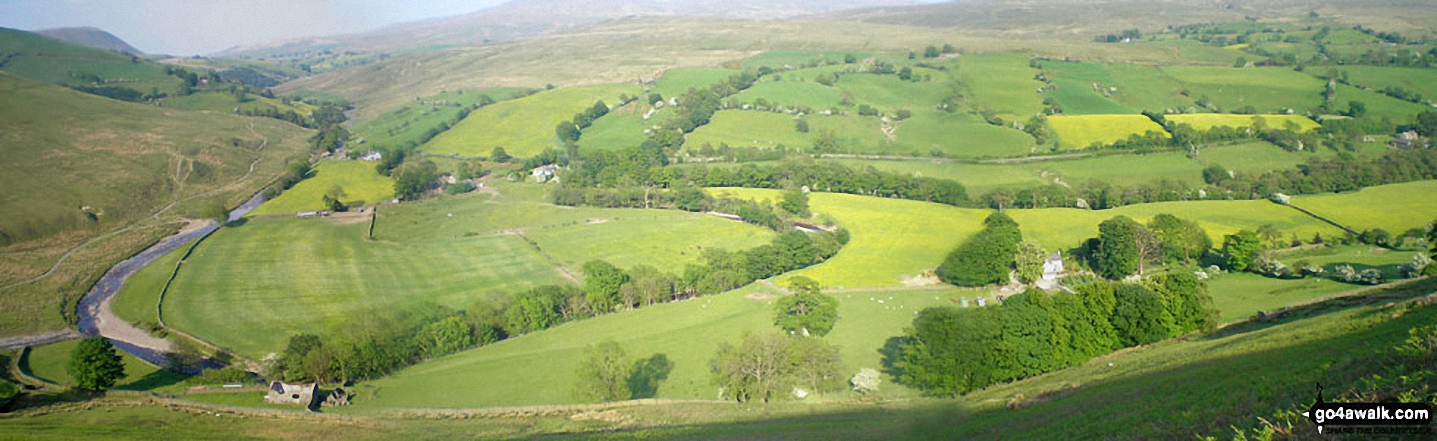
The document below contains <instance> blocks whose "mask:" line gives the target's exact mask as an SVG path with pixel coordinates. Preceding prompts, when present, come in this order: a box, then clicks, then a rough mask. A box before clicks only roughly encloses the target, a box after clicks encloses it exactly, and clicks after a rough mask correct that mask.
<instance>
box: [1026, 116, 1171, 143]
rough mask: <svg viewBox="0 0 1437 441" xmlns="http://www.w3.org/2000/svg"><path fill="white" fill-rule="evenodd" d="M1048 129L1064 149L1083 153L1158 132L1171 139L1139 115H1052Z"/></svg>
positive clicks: (1161, 127) (1155, 125)
mask: <svg viewBox="0 0 1437 441" xmlns="http://www.w3.org/2000/svg"><path fill="white" fill-rule="evenodd" d="M1048 125H1049V126H1052V127H1053V132H1054V133H1057V134H1058V141H1059V142H1061V143H1062V145H1063V147H1064V148H1066V149H1070V150H1071V149H1084V148H1089V147H1092V146H1094V145H1106V144H1112V143H1113V142H1114V141H1118V140H1123V139H1128V137H1129V136H1132V135H1142V134H1145V133H1147V132H1160V133H1162V134H1163V136H1165V137H1171V136H1172V135H1169V134H1168V132H1167V131H1165V130H1163V126H1160V125H1158V123H1155V122H1153V120H1151V119H1148V117H1146V116H1142V115H1054V116H1050V117H1048Z"/></svg>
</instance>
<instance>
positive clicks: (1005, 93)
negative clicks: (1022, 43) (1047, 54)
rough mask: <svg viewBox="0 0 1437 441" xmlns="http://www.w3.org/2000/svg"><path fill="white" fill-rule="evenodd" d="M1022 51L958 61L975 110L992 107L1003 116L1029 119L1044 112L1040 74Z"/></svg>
mask: <svg viewBox="0 0 1437 441" xmlns="http://www.w3.org/2000/svg"><path fill="white" fill-rule="evenodd" d="M1030 59H1031V58H1030V57H1028V56H1025V55H1022V54H974V55H968V56H964V57H963V58H962V61H960V62H959V63H958V73H957V75H958V78H960V79H961V80H962V81H963V83H964V84H965V85H966V86H967V87H968V91H969V93H970V94H971V96H972V100H973V101H972V105H973V107H974V108H975V109H991V110H993V112H995V113H997V114H998V115H1001V116H1003V118H1004V119H1008V120H1016V121H1020V122H1026V121H1027V120H1028V118H1032V117H1033V115H1037V114H1039V113H1041V112H1042V111H1043V96H1042V95H1039V94H1038V89H1039V88H1041V87H1043V83H1042V82H1041V81H1038V80H1035V79H1033V76H1034V75H1036V74H1037V73H1038V71H1037V70H1036V69H1033V68H1031V67H1028V62H1029V60H1030Z"/></svg>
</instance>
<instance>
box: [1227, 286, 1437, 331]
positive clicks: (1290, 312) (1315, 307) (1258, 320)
mask: <svg viewBox="0 0 1437 441" xmlns="http://www.w3.org/2000/svg"><path fill="white" fill-rule="evenodd" d="M1434 291H1437V279H1434V278H1430V277H1429V278H1425V279H1417V280H1413V281H1408V282H1404V283H1400V284H1397V285H1393V286H1385V287H1383V286H1377V287H1373V288H1372V289H1371V290H1369V291H1367V292H1365V293H1362V294H1357V295H1350V296H1345V297H1338V298H1333V299H1328V300H1324V301H1320V302H1317V303H1311V304H1307V305H1301V306H1296V307H1292V308H1287V309H1283V310H1279V311H1274V312H1270V313H1266V314H1265V315H1263V316H1261V317H1253V318H1251V319H1248V321H1245V322H1242V323H1237V324H1234V325H1231V326H1228V327H1226V328H1222V329H1220V330H1218V331H1217V332H1214V333H1212V334H1210V335H1208V336H1207V337H1206V338H1207V339H1209V340H1215V339H1221V338H1227V337H1231V336H1233V335H1237V334H1243V333H1248V332H1252V331H1257V330H1262V329H1267V328H1270V327H1273V326H1276V325H1279V324H1283V323H1288V322H1291V321H1294V320H1301V319H1305V318H1310V317H1317V316H1321V315H1324V314H1331V313H1334V312H1339V311H1344V310H1347V309H1350V308H1355V307H1360V306H1367V305H1371V304H1374V303H1379V302H1391V301H1398V300H1405V299H1409V298H1413V297H1420V296H1424V295H1427V294H1431V293H1433V292H1434Z"/></svg>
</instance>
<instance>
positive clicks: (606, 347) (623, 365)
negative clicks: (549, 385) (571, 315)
mask: <svg viewBox="0 0 1437 441" xmlns="http://www.w3.org/2000/svg"><path fill="white" fill-rule="evenodd" d="M630 369H631V362H630V361H629V359H628V356H627V355H626V354H624V349H623V348H621V347H619V344H618V343H616V342H614V341H613V340H605V341H603V342H601V343H599V344H596V345H591V346H589V347H588V348H587V349H585V350H584V358H583V359H582V360H580V361H579V369H578V372H577V373H576V375H577V376H578V382H577V383H575V385H574V395H575V396H576V397H577V398H579V399H581V400H590V401H603V402H609V401H618V400H622V399H627V398H629V396H630V394H629V383H628V379H629V371H630Z"/></svg>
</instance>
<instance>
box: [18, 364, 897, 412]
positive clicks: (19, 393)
mask: <svg viewBox="0 0 1437 441" xmlns="http://www.w3.org/2000/svg"><path fill="white" fill-rule="evenodd" d="M875 374H877V372H875ZM17 395H20V388H19V387H16V386H15V385H14V384H11V383H10V382H9V381H5V380H0V407H4V406H5V405H6V404H9V403H10V400H11V399H13V398H15V397H16V396H17Z"/></svg>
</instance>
